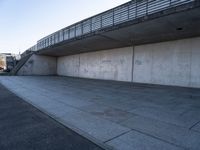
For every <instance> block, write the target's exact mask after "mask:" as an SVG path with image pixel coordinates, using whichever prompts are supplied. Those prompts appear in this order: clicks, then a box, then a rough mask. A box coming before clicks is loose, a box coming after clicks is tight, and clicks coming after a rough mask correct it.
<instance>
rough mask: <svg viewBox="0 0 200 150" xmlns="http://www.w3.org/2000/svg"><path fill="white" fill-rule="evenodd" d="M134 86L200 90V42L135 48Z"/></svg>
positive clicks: (187, 41) (184, 41)
mask: <svg viewBox="0 0 200 150" xmlns="http://www.w3.org/2000/svg"><path fill="white" fill-rule="evenodd" d="M133 82H140V83H152V84H163V85H178V86H186V87H200V38H191V39H184V40H177V41H170V42H163V43H156V44H148V45H141V46H136V47H135V48H134V72H133Z"/></svg>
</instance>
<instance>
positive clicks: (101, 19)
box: [100, 14, 102, 28]
mask: <svg viewBox="0 0 200 150" xmlns="http://www.w3.org/2000/svg"><path fill="white" fill-rule="evenodd" d="M100 22H101V26H100V27H101V28H102V14H101V17H100Z"/></svg>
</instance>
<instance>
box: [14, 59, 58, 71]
mask: <svg viewBox="0 0 200 150" xmlns="http://www.w3.org/2000/svg"><path fill="white" fill-rule="evenodd" d="M56 64H57V58H56V57H49V56H39V55H32V56H31V57H30V58H29V59H28V61H27V62H26V63H25V64H24V65H23V66H22V67H21V68H20V70H19V71H18V73H17V75H55V74H57V68H56V67H57V65H56Z"/></svg>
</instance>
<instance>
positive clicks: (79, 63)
mask: <svg viewBox="0 0 200 150" xmlns="http://www.w3.org/2000/svg"><path fill="white" fill-rule="evenodd" d="M80 57H81V56H80V54H78V59H79V60H78V77H80V65H81V62H80Z"/></svg>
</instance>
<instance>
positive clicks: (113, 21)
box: [112, 9, 115, 26]
mask: <svg viewBox="0 0 200 150" xmlns="http://www.w3.org/2000/svg"><path fill="white" fill-rule="evenodd" d="M114 23H115V20H114V9H112V25H113V26H114Z"/></svg>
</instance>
